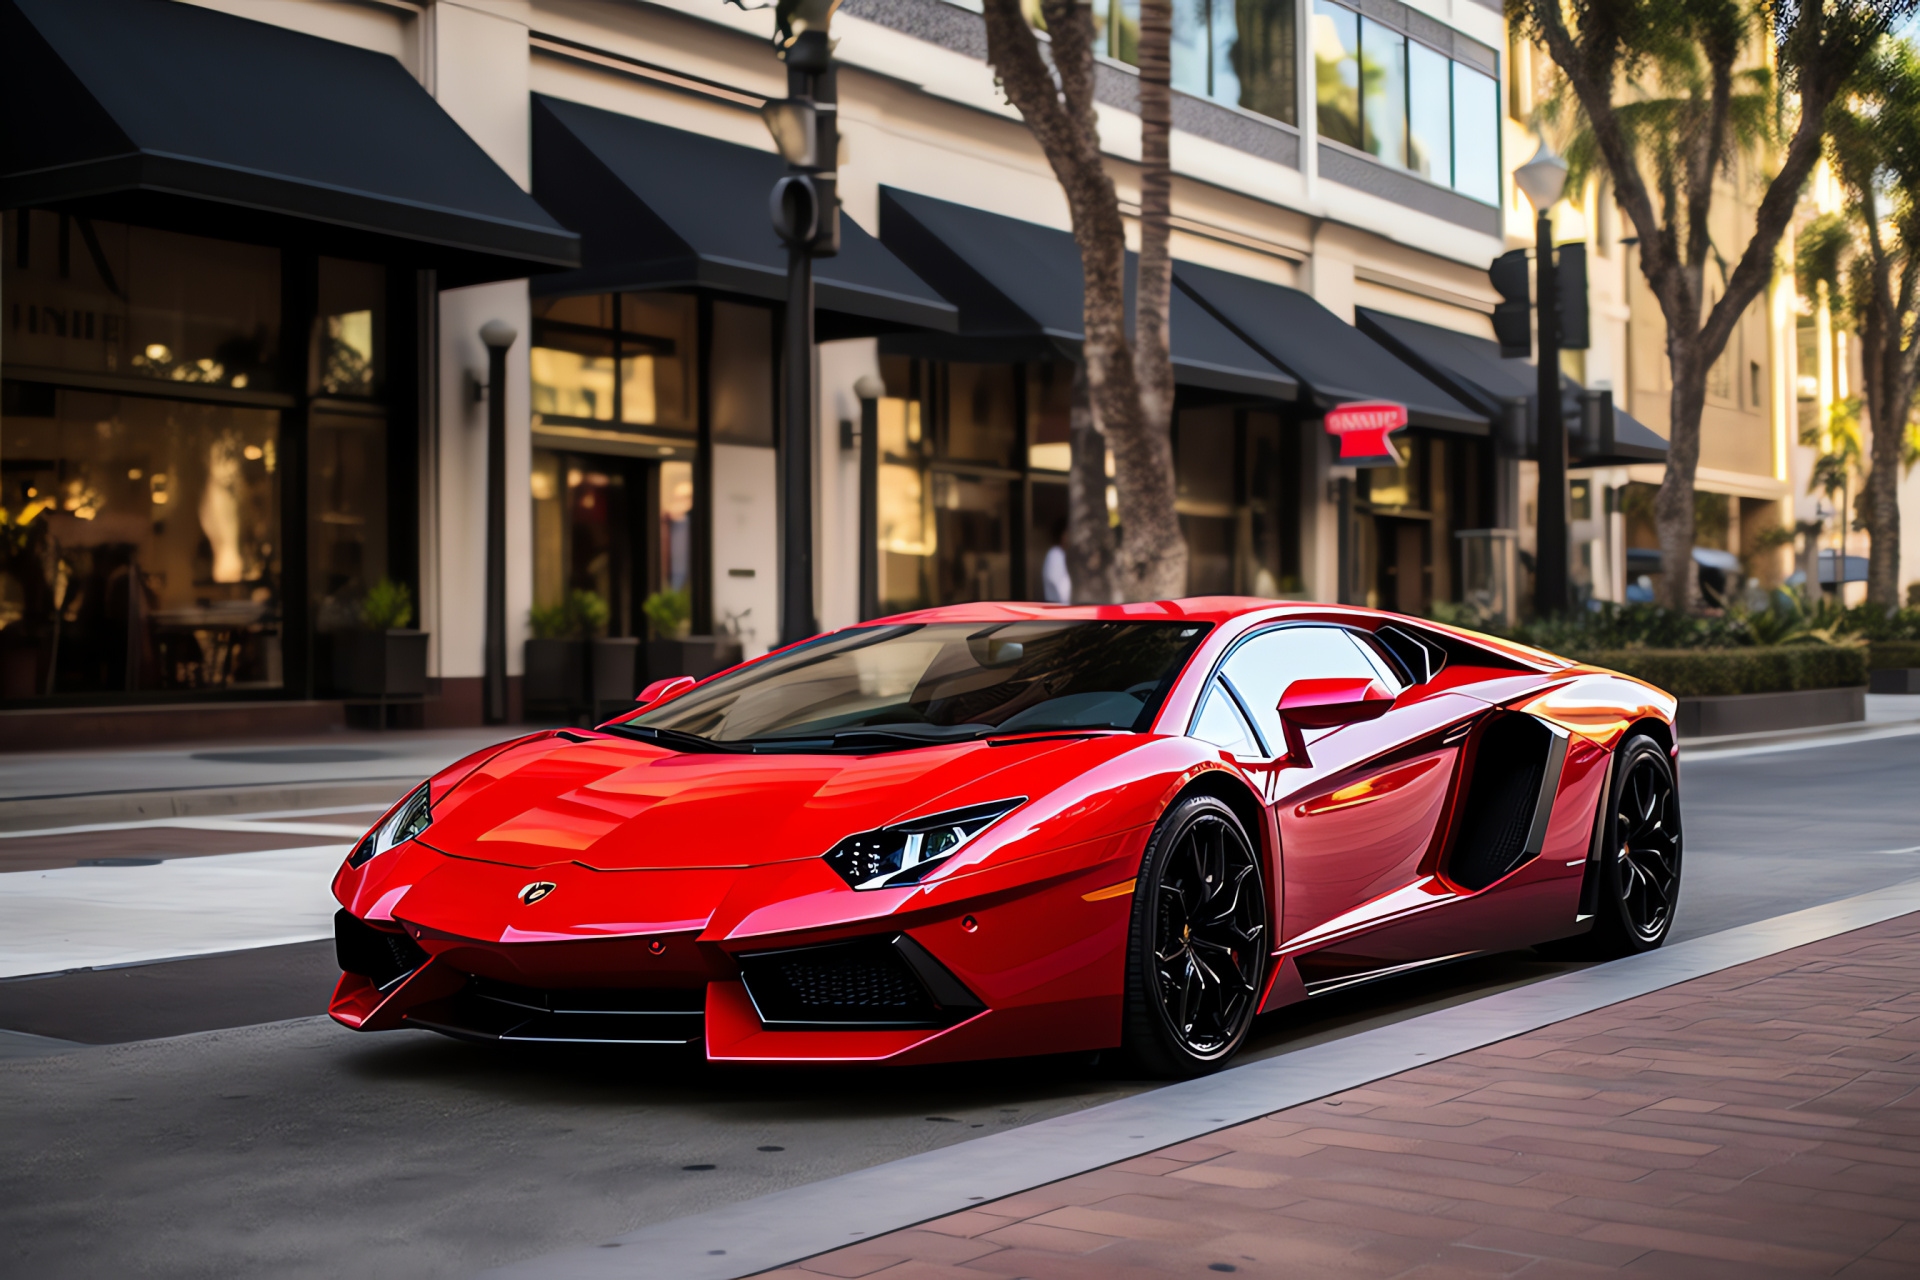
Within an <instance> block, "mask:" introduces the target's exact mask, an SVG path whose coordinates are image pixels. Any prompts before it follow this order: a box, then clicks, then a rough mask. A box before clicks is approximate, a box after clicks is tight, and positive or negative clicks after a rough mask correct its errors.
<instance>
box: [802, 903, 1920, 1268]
mask: <svg viewBox="0 0 1920 1280" xmlns="http://www.w3.org/2000/svg"><path fill="white" fill-rule="evenodd" d="M1620 1271H1624V1272H1626V1273H1628V1274H1633V1275H1647V1276H1675V1277H1681V1276H1684V1277H1690V1278H1692V1277H1716V1276H1728V1277H1734V1276H1738V1277H1742V1278H1743V1280H1753V1278H1757V1277H1768V1276H1782V1277H1785V1276H1808V1275H1844V1276H1849V1277H1862V1278H1863V1280H1864V1278H1869V1277H1880V1276H1886V1277H1895V1276H1902V1277H1904V1276H1912V1275H1915V1274H1920V915H1907V916H1902V917H1899V918H1897V919H1893V920H1888V921H1886V922H1884V923H1881V924H1877V925H1873V926H1870V927H1868V928H1864V929H1859V930H1856V931H1854V932H1852V933H1846V934H1841V935H1839V936H1837V937H1833V938H1829V939H1826V940H1825V941H1821V942H1816V943H1813V944H1811V945H1808V946H1803V947H1799V948H1797V949H1794V950H1791V951H1784V952H1781V953H1779V954H1777V955H1772V956H1768V957H1766V958H1764V959H1760V960H1756V961H1752V962H1750V963H1747V964H1742V965H1738V966H1736V967H1734V968H1730V969H1726V970H1722V971H1721V972H1718V973H1713V974H1710V975H1707V976H1705V977H1701V978H1696V979H1694V980H1693V981H1690V982H1685V983H1682V984H1680V985H1678V986H1673V987H1669V988H1666V989H1665V990H1661V991H1656V992H1654V993H1652V994H1649V995H1644V996H1640V997H1637V998H1635V999H1631V1000H1627V1001H1624V1002H1622V1003H1620V1004H1616V1005H1612V1006H1609V1007H1607V1008H1604V1009H1600V1010H1597V1011H1595V1012H1591V1013H1587V1014H1583V1015H1581V1016H1579V1017H1575V1018H1572V1019H1569V1020H1567V1021H1564V1022H1560V1023H1557V1024H1554V1025H1552V1026H1548V1027H1545V1028H1542V1029H1540V1030H1537V1031H1532V1032H1529V1033H1527V1034H1524V1035H1520V1036H1517V1037H1514V1038H1512V1039H1508V1040H1504V1041H1501V1042H1499V1043H1497V1044H1492V1045H1489V1046H1487V1047H1484V1048H1480V1049H1475V1050H1472V1051H1469V1052H1467V1053H1464V1054H1460V1055H1458V1056H1455V1057H1452V1058H1449V1059H1447V1060H1445V1061H1443V1062H1436V1063H1434V1064H1433V1065H1431V1066H1422V1067H1418V1068H1415V1069H1414V1070H1411V1071H1407V1072H1403V1073H1401V1074H1399V1075H1397V1076H1392V1077H1388V1078H1385V1079H1382V1080H1378V1081H1375V1082H1374V1083H1372V1084H1369V1085H1366V1086H1363V1087H1361V1088H1357V1089H1352V1090H1348V1091H1346V1092H1342V1093H1337V1094H1333V1095H1330V1096H1328V1097H1326V1098H1323V1099H1320V1100H1318V1101H1315V1102H1311V1103H1308V1104H1306V1105H1303V1106H1298V1107H1293V1108H1290V1109H1287V1110H1283V1111H1278V1112H1275V1113H1273V1114H1271V1115H1268V1116H1265V1117H1263V1118H1261V1119H1258V1120H1255V1121H1253V1122H1251V1123H1247V1124H1241V1125H1236V1126H1233V1127H1231V1128H1226V1129H1222V1130H1220V1131H1218V1132H1215V1133H1211V1134H1208V1135H1207V1136H1205V1137H1204V1138H1201V1139H1198V1140H1194V1141H1189V1142H1183V1143H1180V1144H1178V1145H1176V1146H1172V1147H1168V1148H1165V1149H1163V1150H1160V1151H1157V1152H1154V1153H1153V1154H1151V1155H1145V1156H1140V1157H1138V1158H1135V1159H1131V1160H1126V1161H1122V1162H1120V1163H1118V1164H1113V1165H1109V1166H1107V1167H1105V1168H1101V1169H1097V1170H1094V1171H1092V1172H1089V1173H1084V1174H1080V1175H1078V1176H1075V1177H1071V1178H1067V1179H1065V1180H1063V1181H1060V1182H1055V1183H1052V1184H1049V1185H1047V1186H1043V1187H1038V1188H1036V1189H1034V1190H1031V1191H1026V1192H1022V1193H1020V1194H1017V1195H1014V1196H1010V1197H1008V1198H1005V1199H1001V1200H997V1201H993V1202H991V1203H987V1204H983V1205H981V1206H980V1207H978V1208H974V1209H969V1210H967V1211H965V1212H963V1213H958V1214H954V1215H952V1216H949V1217H944V1218H939V1219H936V1220H933V1221H931V1222H927V1223H925V1224H923V1225H921V1226H919V1227H917V1228H913V1229H910V1230H906V1231H900V1232H896V1233H893V1234H890V1235H885V1236H880V1237H877V1238H875V1239H872V1240H868V1241H864V1242H862V1243H860V1244H856V1245H853V1246H851V1247H849V1248H846V1249H841V1250H837V1251H835V1252H831V1253H827V1254H824V1255H820V1256H817V1257H814V1258H812V1259H809V1260H807V1261H805V1262H803V1263H800V1264H798V1265H795V1266H791V1267H788V1268H785V1269H782V1270H779V1271H776V1272H771V1273H766V1274H768V1275H770V1276H777V1277H779V1278H780V1280H818V1277H820V1276H842V1277H855V1276H874V1277H883V1278H885V1280H936V1278H938V1277H949V1278H951V1280H963V1278H966V1280H980V1278H981V1277H987V1276H1006V1277H1012V1276H1024V1277H1029V1278H1030V1280H1093V1278H1094V1277H1100V1278H1101V1280H1132V1278H1133V1277H1139V1278H1140V1280H1146V1278H1147V1277H1154V1278H1155V1280H1158V1278H1160V1277H1166V1276H1172V1275H1197V1274H1202V1273H1208V1272H1214V1273H1218V1272H1239V1273H1241V1274H1245V1275H1250V1276H1262V1277H1265V1276H1321V1275H1328V1276H1334V1275H1338V1276H1378V1277H1409V1278H1411V1277H1422V1278H1431V1280H1440V1278H1441V1277H1450V1276H1460V1277H1468V1276H1479V1277H1485V1276H1524V1277H1527V1280H1545V1278H1547V1277H1570V1276H1585V1275H1593V1276H1599V1275H1602V1274H1606V1273H1610V1272H1620Z"/></svg>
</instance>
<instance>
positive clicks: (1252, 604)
mask: <svg viewBox="0 0 1920 1280" xmlns="http://www.w3.org/2000/svg"><path fill="white" fill-rule="evenodd" d="M1336 607H1338V608H1341V609H1342V611H1343V612H1344V611H1346V610H1345V607H1344V606H1336ZM1323 608H1325V606H1322V605H1314V604H1294V605H1289V604H1287V603H1285V602H1283V601H1278V600H1262V599H1259V598H1257V597H1255V596H1191V597H1188V598H1187V599H1184V600H1150V601H1144V602H1142V603H1139V604H1038V603H1032V602H1027V601H1013V600H983V601H978V602H976V603H973V604H947V605H940V606H938V607H936V608H932V609H915V610H913V611H912V612H910V613H896V614H893V615H891V616H889V617H885V618H875V619H874V620H873V622H1037V621H1067V622H1230V621H1232V620H1233V619H1235V618H1243V617H1246V616H1247V615H1248V614H1253V613H1264V612H1269V611H1271V612H1274V613H1275V614H1279V613H1282V612H1286V611H1288V610H1297V611H1303V612H1306V611H1313V612H1317V611H1319V610H1321V609H1323ZM1353 612H1364V611H1363V610H1354V611H1353ZM865 625H869V626H871V625H872V623H868V624H865Z"/></svg>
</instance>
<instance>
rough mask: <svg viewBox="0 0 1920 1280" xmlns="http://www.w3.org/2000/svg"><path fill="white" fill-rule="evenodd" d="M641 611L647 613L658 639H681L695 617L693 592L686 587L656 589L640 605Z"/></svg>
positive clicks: (649, 622)
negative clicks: (689, 622) (665, 589)
mask: <svg viewBox="0 0 1920 1280" xmlns="http://www.w3.org/2000/svg"><path fill="white" fill-rule="evenodd" d="M640 612H642V613H644V614H646V615H647V623H648V625H649V626H651V627H652V628H653V634H654V637H655V638H656V639H659V640H677V639H680V638H681V637H683V636H684V635H686V633H687V624H688V621H689V620H690V619H691V618H692V617H693V593H692V592H691V591H689V590H688V589H687V588H686V587H678V588H673V589H670V590H667V591H656V592H654V593H653V594H652V595H650V596H648V597H647V598H646V600H645V601H644V602H643V603H642V604H641V605H640Z"/></svg>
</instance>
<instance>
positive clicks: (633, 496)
mask: <svg viewBox="0 0 1920 1280" xmlns="http://www.w3.org/2000/svg"><path fill="white" fill-rule="evenodd" d="M692 506H693V468H692V465H691V464H690V463H686V462H678V461H661V462H655V461H651V460H648V459H643V458H630V457H622V456H617V455H611V454H588V453H570V452H561V451H558V450H549V449H535V450H534V451H533V523H534V584H533V588H534V603H535V604H536V605H538V606H552V605H555V604H559V603H562V602H563V601H565V599H566V598H567V596H568V595H569V594H570V593H572V592H575V591H589V592H592V593H593V594H594V595H596V596H598V597H599V598H600V600H601V601H602V602H603V603H604V604H605V605H606V608H607V627H606V633H607V634H608V635H610V636H639V637H642V638H644V637H645V636H646V634H647V620H646V614H645V612H644V608H643V606H644V605H645V604H646V601H647V598H648V597H649V596H650V595H652V594H653V593H654V592H656V591H663V590H670V591H681V592H684V591H685V590H686V589H687V584H688V582H689V581H690V574H689V570H690V566H691V557H690V538H689V535H690V531H691V526H690V523H689V520H688V514H689V512H690V511H691V509H692Z"/></svg>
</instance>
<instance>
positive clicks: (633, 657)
mask: <svg viewBox="0 0 1920 1280" xmlns="http://www.w3.org/2000/svg"><path fill="white" fill-rule="evenodd" d="M589 666H590V668H591V670H590V671H589V675H590V677H591V685H590V687H589V689H588V691H587V692H588V694H589V697H588V699H587V706H588V707H589V709H590V710H591V711H592V713H593V719H594V722H595V723H598V722H599V721H601V720H605V719H608V718H610V717H613V716H617V715H619V714H620V713H621V712H623V711H631V710H633V696H634V695H635V694H637V693H639V692H640V641H639V639H638V638H637V637H634V636H607V637H604V638H602V639H598V640H595V641H594V642H593V644H592V647H591V660H590V662H589Z"/></svg>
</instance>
